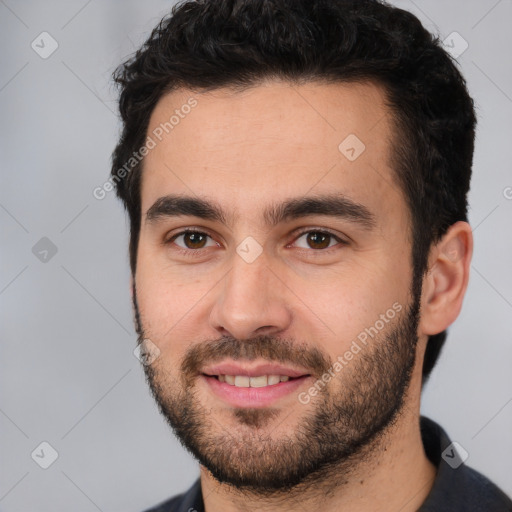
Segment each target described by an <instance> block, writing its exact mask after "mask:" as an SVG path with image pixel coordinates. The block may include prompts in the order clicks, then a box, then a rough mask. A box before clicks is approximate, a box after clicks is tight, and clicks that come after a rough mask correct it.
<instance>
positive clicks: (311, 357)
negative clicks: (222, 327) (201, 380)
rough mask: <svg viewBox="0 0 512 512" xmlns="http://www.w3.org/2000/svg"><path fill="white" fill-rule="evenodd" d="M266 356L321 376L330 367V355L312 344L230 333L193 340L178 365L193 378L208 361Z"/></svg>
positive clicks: (185, 373)
mask: <svg viewBox="0 0 512 512" xmlns="http://www.w3.org/2000/svg"><path fill="white" fill-rule="evenodd" d="M260 358H261V359H265V360H266V361H270V362H278V363H282V364H288V365H291V366H299V367H302V368H305V369H306V370H308V372H309V373H310V374H311V375H314V376H321V375H323V374H324V373H325V372H326V371H327V369H328V368H330V367H331V366H332V362H331V360H330V358H329V357H328V356H327V355H326V354H324V353H323V352H321V351H320V350H318V349H317V348H315V347H309V346H308V345H306V344H304V343H298V342H294V341H292V340H289V339H282V338H275V337H273V336H268V335H263V336H257V337H254V338H251V339H245V340H239V339H237V338H234V337H231V336H222V337H221V338H218V339H215V340H211V341H206V342H200V343H196V344H195V345H193V346H191V347H190V348H189V349H188V350H187V352H186V354H185V357H184V359H183V362H182V364H181V371H182V373H183V375H184V376H185V377H188V378H194V377H196V376H197V374H198V373H200V371H201V369H202V368H203V367H204V366H206V365H207V364H213V363H218V362H220V361H223V360H225V359H232V360H234V361H238V360H247V361H253V360H255V359H260Z"/></svg>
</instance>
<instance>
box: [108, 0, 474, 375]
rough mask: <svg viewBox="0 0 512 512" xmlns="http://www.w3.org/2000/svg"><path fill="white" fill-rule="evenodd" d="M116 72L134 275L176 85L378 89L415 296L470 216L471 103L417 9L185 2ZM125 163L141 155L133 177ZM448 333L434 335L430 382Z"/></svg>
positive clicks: (334, 0) (117, 154) (239, 0)
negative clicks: (272, 83)
mask: <svg viewBox="0 0 512 512" xmlns="http://www.w3.org/2000/svg"><path fill="white" fill-rule="evenodd" d="M113 78H114V81H115V83H116V84H117V85H118V86H119V88H120V99H119V110H120V114H121V118H122V123H123V127H122V133H121V137H120V140H119V143H118V145H117V147H116V148H115V150H114V152H113V155H112V172H111V180H112V181H113V182H114V184H115V186H116V192H117V195H118V197H119V198H121V200H122V201H123V203H124V205H125V207H126V209H127V211H128V215H129V217H130V266H131V270H132V274H133V275H134V274H135V271H136V265H137V245H138V239H139V232H140V223H141V206H140V204H141V198H140V183H141V172H142V164H143V160H141V161H139V160H136V159H133V158H132V155H133V153H134V152H135V151H137V150H138V149H139V148H141V147H142V146H143V145H144V142H145V140H146V135H147V128H148V124H149V119H150V116H151V113H152V112H153V110H154V108H155V106H156V104H157V102H158V101H159V99H160V98H162V96H163V95H164V94H166V93H168V92H170V91H173V90H176V89H178V88H188V89H192V90H199V91H210V90H215V89H219V88H221V87H230V88H233V89H234V90H244V88H247V87H252V86H255V85H257V84H258V83H261V82H262V81H263V80H266V79H277V80H283V81H287V82H289V83H292V84H301V83H307V82H315V81H316V82H329V83H342V82H345V83H350V82H373V83H375V84H377V85H380V86H381V87H382V89H383V91H384V93H385V96H386V102H387V106H388V107H389V109H390V112H391V113H392V121H393V127H394V133H393V137H394V141H393V144H392V148H393V149H392V158H391V159H392V162H390V163H391V165H392V168H393V170H394V174H395V176H394V177H395V179H396V182H397V184H398V186H399V187H400V188H401V190H402V192H403V194H404V197H405V199H406V202H407V204H408V207H409V209H410V213H411V219H412V226H411V233H410V236H411V241H412V265H413V271H414V275H413V283H412V289H413V291H414V293H421V284H422V279H423V276H424V275H425V273H426V272H427V271H428V269H427V264H428V255H429V251H430V247H431V245H432V244H434V243H436V242H437V241H439V239H440V238H441V237H442V236H443V235H444V234H445V233H446V231H447V230H448V228H449V227H450V226H451V225H452V224H454V223H455V222H457V221H461V220H462V221H467V193H468V191H469V184H470V178H471V167H472V160H473V148H474V138H475V125H476V117H475V112H474V105H473V100H472V99H471V97H470V96H469V93H468V91H467V87H466V82H465V80H464V78H463V77H462V75H461V73H460V72H459V70H458V68H457V65H456V63H455V62H454V61H453V59H452V58H451V57H450V56H449V55H448V53H447V52H446V51H445V50H444V49H443V46H442V43H441V41H440V39H439V37H437V36H435V35H433V34H431V33H430V32H429V31H427V30H426V29H425V28H424V27H423V26H422V24H421V22H420V21H419V20H418V19H417V18H416V17H415V16H414V15H413V14H411V13H410V12H407V11H405V10H402V9H399V8H396V7H393V6H391V5H389V4H387V3H386V2H383V1H379V0H213V1H212V0H187V1H182V2H180V3H178V4H176V5H175V6H174V7H173V8H172V10H171V12H170V14H169V15H168V16H166V17H164V18H163V19H162V20H161V22H160V23H159V24H158V25H157V26H156V27H155V28H154V30H153V31H152V33H151V35H150V36H149V38H148V39H147V40H146V42H145V43H144V44H143V45H142V47H141V48H140V49H139V50H138V51H137V52H136V53H135V54H134V55H133V56H132V57H131V58H129V59H128V60H127V61H126V62H125V63H123V64H122V65H120V66H119V67H118V68H117V69H116V70H115V72H114V74H113ZM130 159H131V160H130ZM127 162H133V163H131V164H130V167H129V170H128V172H127V171H126V169H127V167H126V164H127ZM121 169H124V172H123V173H121V172H120V170H121ZM120 178H122V179H120ZM446 334H447V332H446V331H443V332H441V333H439V334H436V335H434V336H430V337H429V341H428V345H427V350H426V353H425V359H424V364H423V381H424V382H425V380H426V379H427V378H428V376H429V375H430V372H431V370H432V368H433V366H434V365H435V363H436V361H437V359H438V356H439V353H440V351H441V348H442V346H443V344H444V342H445V339H446Z"/></svg>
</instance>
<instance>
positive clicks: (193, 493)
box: [144, 478, 204, 512]
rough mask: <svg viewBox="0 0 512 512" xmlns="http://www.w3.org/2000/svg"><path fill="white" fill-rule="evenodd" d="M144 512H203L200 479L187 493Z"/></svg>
mask: <svg viewBox="0 0 512 512" xmlns="http://www.w3.org/2000/svg"><path fill="white" fill-rule="evenodd" d="M144 512H204V507H203V497H202V494H201V481H200V479H199V478H198V479H197V480H196V481H195V482H194V484H193V485H192V487H190V489H188V491H185V492H183V493H181V494H178V495H176V496H173V497H172V498H170V499H168V500H167V501H164V502H162V503H159V504H158V505H155V506H154V507H152V508H150V509H147V510H145V511H144Z"/></svg>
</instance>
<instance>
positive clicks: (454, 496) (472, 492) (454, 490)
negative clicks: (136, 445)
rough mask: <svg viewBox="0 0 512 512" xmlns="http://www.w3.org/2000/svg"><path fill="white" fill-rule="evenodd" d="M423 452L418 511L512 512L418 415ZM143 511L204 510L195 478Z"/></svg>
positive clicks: (507, 501) (442, 435) (436, 428)
mask: <svg viewBox="0 0 512 512" xmlns="http://www.w3.org/2000/svg"><path fill="white" fill-rule="evenodd" d="M420 429H421V438H422V440H423V445H424V447H425V453H426V455H427V457H428V458H429V460H430V461H431V462H432V463H433V464H434V466H435V467H436V468H437V474H436V479H435V481H434V485H433V487H432V489H431V491H430V493H429V495H428V496H427V499H426V500H425V501H424V503H423V505H422V506H421V507H420V509H419V511H418V512H471V511H474V512H479V511H485V512H512V501H510V499H509V498H508V497H507V496H506V495H505V494H504V493H503V492H502V491H501V490H500V489H499V488H498V487H496V486H495V485H494V484H493V483H492V482H490V481H489V480H488V479H487V478H486V477H484V476H483V475H481V474H480V473H478V472H477V471H475V470H473V469H471V468H469V467H468V466H466V465H465V464H464V463H462V460H463V459H464V458H465V457H464V452H462V449H461V453H458V452H457V451H456V449H455V446H454V445H453V443H452V442H451V440H450V439H449V437H448V436H447V434H446V432H445V431H444V430H443V429H442V428H441V427H440V426H439V425H438V424H437V423H435V422H434V421H432V420H430V419H428V418H426V417H424V416H422V417H421V418H420ZM146 512H204V503H203V496H202V493H201V481H200V479H199V478H198V479H197V480H196V481H195V482H194V484H193V485H192V487H191V488H190V489H189V490H188V491H187V492H185V493H183V494H181V495H179V496H176V497H174V498H172V499H171V500H169V501H167V502H165V503H162V504H160V505H159V506H158V507H156V508H153V509H151V510H148V511H146Z"/></svg>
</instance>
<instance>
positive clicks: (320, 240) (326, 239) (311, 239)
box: [306, 231, 332, 249]
mask: <svg viewBox="0 0 512 512" xmlns="http://www.w3.org/2000/svg"><path fill="white" fill-rule="evenodd" d="M331 238H332V236H331V235H330V234H329V233H322V232H319V231H311V232H310V233H307V237H306V240H307V243H308V245H309V246H310V247H311V248H312V249H326V248H327V247H329V245H330V242H331Z"/></svg>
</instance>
